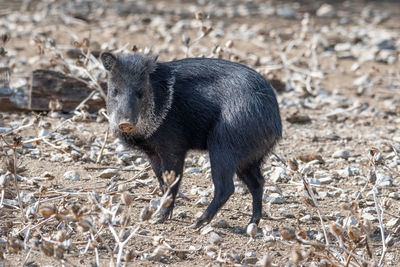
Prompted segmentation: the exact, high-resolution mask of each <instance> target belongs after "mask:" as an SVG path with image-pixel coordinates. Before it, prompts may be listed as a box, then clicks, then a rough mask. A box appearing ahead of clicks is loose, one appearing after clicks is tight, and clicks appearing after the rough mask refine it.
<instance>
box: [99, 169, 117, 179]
mask: <svg viewBox="0 0 400 267" xmlns="http://www.w3.org/2000/svg"><path fill="white" fill-rule="evenodd" d="M118 172H119V170H118V169H105V170H104V171H102V172H101V173H100V174H99V177H100V178H111V177H113V176H115V175H117V174H118Z"/></svg>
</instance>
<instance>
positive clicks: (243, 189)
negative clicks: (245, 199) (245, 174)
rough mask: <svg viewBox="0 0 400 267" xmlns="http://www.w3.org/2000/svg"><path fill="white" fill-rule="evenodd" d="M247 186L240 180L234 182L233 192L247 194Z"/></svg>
mask: <svg viewBox="0 0 400 267" xmlns="http://www.w3.org/2000/svg"><path fill="white" fill-rule="evenodd" d="M247 192H248V190H247V187H246V186H245V185H244V184H243V183H242V182H235V193H238V194H241V195H244V194H247Z"/></svg>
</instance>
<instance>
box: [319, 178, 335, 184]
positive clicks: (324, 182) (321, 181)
mask: <svg viewBox="0 0 400 267" xmlns="http://www.w3.org/2000/svg"><path fill="white" fill-rule="evenodd" d="M318 180H319V182H320V183H321V184H322V185H324V184H330V183H332V181H333V179H332V178H331V177H323V178H319V179H318Z"/></svg>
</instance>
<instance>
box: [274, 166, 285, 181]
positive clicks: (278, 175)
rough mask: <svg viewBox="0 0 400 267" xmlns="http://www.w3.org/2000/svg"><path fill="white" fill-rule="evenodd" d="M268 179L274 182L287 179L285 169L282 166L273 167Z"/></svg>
mask: <svg viewBox="0 0 400 267" xmlns="http://www.w3.org/2000/svg"><path fill="white" fill-rule="evenodd" d="M270 179H271V181H272V182H274V183H281V182H283V180H286V179H287V173H286V169H285V168H282V167H275V168H274V170H273V172H272V173H271V174H270Z"/></svg>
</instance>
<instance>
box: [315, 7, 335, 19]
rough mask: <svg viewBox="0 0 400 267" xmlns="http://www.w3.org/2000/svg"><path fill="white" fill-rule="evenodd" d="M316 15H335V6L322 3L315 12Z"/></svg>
mask: <svg viewBox="0 0 400 267" xmlns="http://www.w3.org/2000/svg"><path fill="white" fill-rule="evenodd" d="M316 14H317V16H318V17H334V16H335V15H336V10H335V8H334V7H333V6H332V5H330V4H322V5H321V6H320V7H319V8H318V10H317V12H316Z"/></svg>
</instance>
